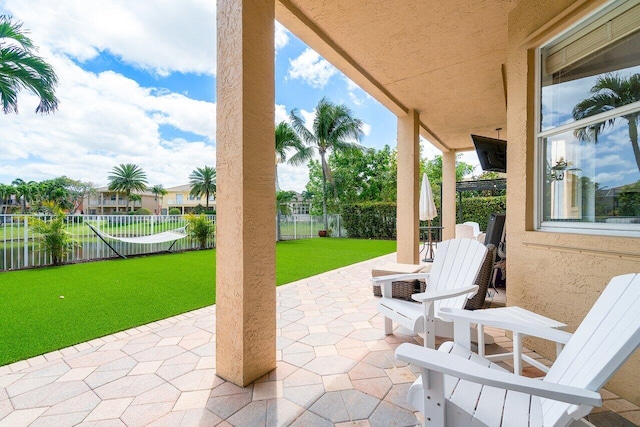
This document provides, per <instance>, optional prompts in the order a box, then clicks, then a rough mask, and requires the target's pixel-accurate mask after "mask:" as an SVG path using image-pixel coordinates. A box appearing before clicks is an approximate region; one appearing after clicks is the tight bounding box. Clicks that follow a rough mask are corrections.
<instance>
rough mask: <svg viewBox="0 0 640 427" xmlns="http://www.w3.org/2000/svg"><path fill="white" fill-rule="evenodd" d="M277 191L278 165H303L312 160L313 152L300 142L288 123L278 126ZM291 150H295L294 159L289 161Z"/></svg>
mask: <svg viewBox="0 0 640 427" xmlns="http://www.w3.org/2000/svg"><path fill="white" fill-rule="evenodd" d="M275 137H276V191H278V190H279V189H280V185H279V184H278V164H279V163H289V164H290V165H294V166H297V165H301V164H303V163H304V162H306V161H307V160H309V159H310V158H311V150H310V149H309V147H305V145H304V144H303V143H302V141H300V137H299V136H298V134H297V133H296V131H295V130H294V129H293V128H292V127H291V125H290V124H289V123H287V122H280V123H278V125H277V126H276V131H275ZM289 150H294V151H295V152H294V154H293V156H292V157H290V158H289V159H287V154H288V152H289Z"/></svg>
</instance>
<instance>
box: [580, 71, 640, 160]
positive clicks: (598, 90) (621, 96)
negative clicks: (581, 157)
mask: <svg viewBox="0 0 640 427" xmlns="http://www.w3.org/2000/svg"><path fill="white" fill-rule="evenodd" d="M591 93H592V94H593V96H591V97H590V98H587V99H585V100H583V101H580V102H579V103H578V104H577V105H576V106H575V107H573V118H574V119H576V120H580V119H584V118H585V117H590V116H593V115H595V114H598V113H603V112H605V111H610V110H613V109H614V108H618V107H622V106H623V105H627V104H631V103H632V102H636V101H640V74H637V73H636V74H633V75H631V76H629V78H624V77H622V76H621V75H620V74H618V73H607V74H605V75H604V76H601V77H598V79H597V80H596V84H595V85H594V86H593V87H592V88H591ZM617 118H618V117H614V118H611V119H609V120H607V121H606V122H600V123H596V124H594V125H590V126H586V127H584V128H580V129H577V130H576V131H575V132H574V134H575V136H576V138H578V139H579V140H580V141H587V142H595V143H597V142H598V136H599V135H600V134H601V133H602V132H603V131H604V130H605V129H606V128H607V126H613V125H614V123H615V121H616V119H617ZM622 118H624V119H625V120H626V121H627V124H628V127H629V139H630V141H631V147H632V149H633V155H634V157H635V159H636V166H637V167H638V170H640V147H638V121H639V119H640V113H638V112H635V113H630V114H625V115H623V116H622Z"/></svg>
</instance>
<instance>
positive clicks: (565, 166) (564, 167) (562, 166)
mask: <svg viewBox="0 0 640 427" xmlns="http://www.w3.org/2000/svg"><path fill="white" fill-rule="evenodd" d="M579 170H580V169H578V168H572V167H571V162H567V161H565V160H564V159H563V158H562V157H560V160H558V161H557V162H556V164H555V165H554V166H553V167H551V172H550V174H549V177H550V178H551V180H552V181H562V180H563V179H564V174H565V171H579Z"/></svg>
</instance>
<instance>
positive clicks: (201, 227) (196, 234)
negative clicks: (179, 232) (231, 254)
mask: <svg viewBox="0 0 640 427" xmlns="http://www.w3.org/2000/svg"><path fill="white" fill-rule="evenodd" d="M185 219H186V220H187V233H189V237H190V238H191V239H193V240H195V241H197V242H198V243H199V244H200V249H204V248H206V247H207V240H208V239H209V236H211V235H213V233H215V230H216V226H215V224H214V223H213V221H210V220H209V219H208V218H207V217H206V216H204V215H194V214H187V215H185Z"/></svg>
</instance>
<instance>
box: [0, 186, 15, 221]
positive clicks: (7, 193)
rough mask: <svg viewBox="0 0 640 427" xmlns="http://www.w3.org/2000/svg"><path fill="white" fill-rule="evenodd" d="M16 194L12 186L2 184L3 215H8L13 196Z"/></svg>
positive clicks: (0, 189)
mask: <svg viewBox="0 0 640 427" xmlns="http://www.w3.org/2000/svg"><path fill="white" fill-rule="evenodd" d="M13 192H14V188H13V186H11V185H7V184H0V206H2V212H0V213H2V214H6V213H7V209H8V204H9V201H10V198H11V195H12V194H13Z"/></svg>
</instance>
